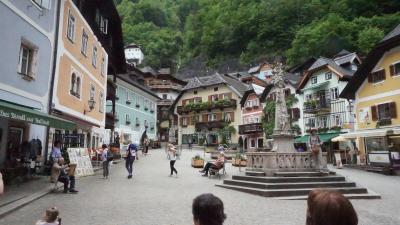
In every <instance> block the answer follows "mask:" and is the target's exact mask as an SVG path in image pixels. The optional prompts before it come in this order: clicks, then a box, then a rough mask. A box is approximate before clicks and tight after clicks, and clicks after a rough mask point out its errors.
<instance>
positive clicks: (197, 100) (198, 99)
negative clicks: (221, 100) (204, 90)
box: [194, 97, 202, 103]
mask: <svg viewBox="0 0 400 225" xmlns="http://www.w3.org/2000/svg"><path fill="white" fill-rule="evenodd" d="M201 101H202V100H201V97H196V98H194V103H201Z"/></svg>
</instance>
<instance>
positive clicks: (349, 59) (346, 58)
mask: <svg viewBox="0 0 400 225" xmlns="http://www.w3.org/2000/svg"><path fill="white" fill-rule="evenodd" d="M355 58H358V56H357V54H356V53H355V52H353V53H349V54H347V55H343V56H339V57H335V58H334V59H333V60H334V61H335V63H336V64H338V65H343V64H346V63H352V62H353V60H354V59H355Z"/></svg>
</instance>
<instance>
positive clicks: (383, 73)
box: [379, 69, 386, 80]
mask: <svg viewBox="0 0 400 225" xmlns="http://www.w3.org/2000/svg"><path fill="white" fill-rule="evenodd" d="M379 73H381V76H382V79H383V80H386V70H385V69H383V70H381V71H379Z"/></svg>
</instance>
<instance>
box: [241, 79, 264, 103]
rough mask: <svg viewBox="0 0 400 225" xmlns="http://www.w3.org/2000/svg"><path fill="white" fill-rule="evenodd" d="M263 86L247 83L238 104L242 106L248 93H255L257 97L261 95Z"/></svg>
mask: <svg viewBox="0 0 400 225" xmlns="http://www.w3.org/2000/svg"><path fill="white" fill-rule="evenodd" d="M264 89H265V88H264V87H262V86H259V85H257V84H251V85H249V86H248V89H247V90H246V91H245V92H244V94H243V97H242V99H240V105H241V106H242V107H243V106H244V104H245V102H246V100H247V97H248V96H249V95H250V94H253V93H254V94H256V95H258V96H259V97H260V96H261V95H262V93H263V92H264Z"/></svg>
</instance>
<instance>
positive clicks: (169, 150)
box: [168, 143, 178, 177]
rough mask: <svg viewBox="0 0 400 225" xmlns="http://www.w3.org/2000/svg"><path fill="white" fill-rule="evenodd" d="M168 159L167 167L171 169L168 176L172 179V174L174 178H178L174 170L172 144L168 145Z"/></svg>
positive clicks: (174, 156)
mask: <svg viewBox="0 0 400 225" xmlns="http://www.w3.org/2000/svg"><path fill="white" fill-rule="evenodd" d="M168 158H169V167H170V168H171V174H170V175H169V176H170V177H172V176H173V175H174V172H175V174H176V176H178V171H177V170H176V169H175V162H176V148H175V146H174V145H173V144H172V143H168Z"/></svg>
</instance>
